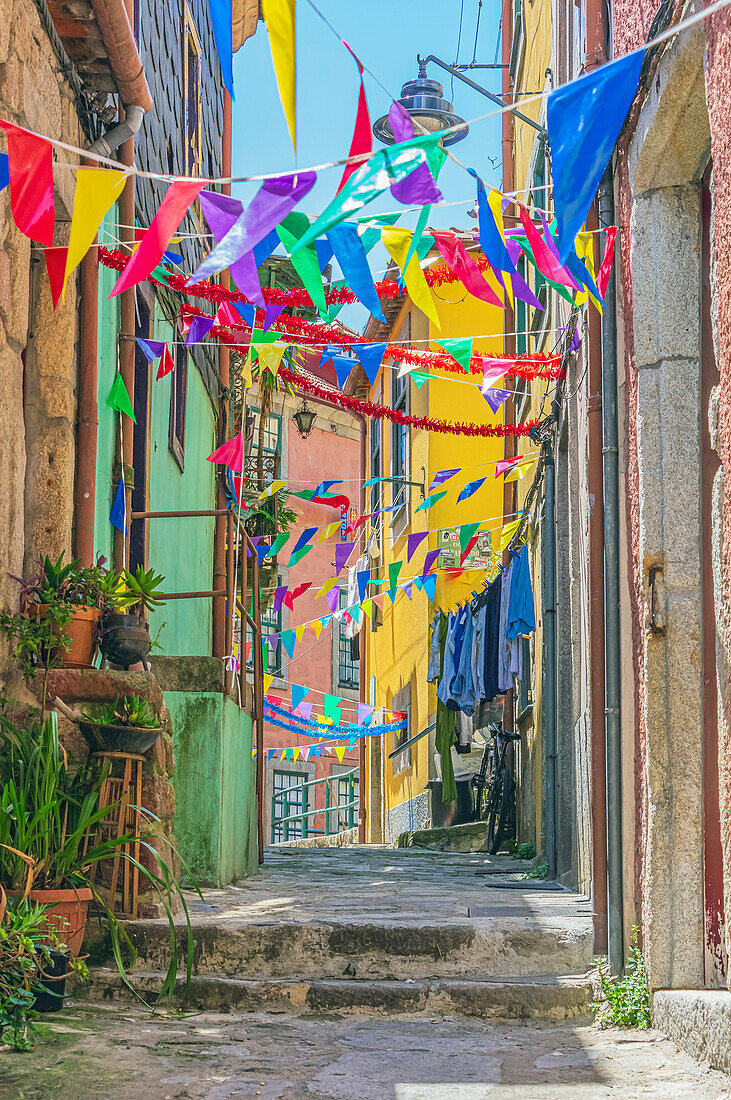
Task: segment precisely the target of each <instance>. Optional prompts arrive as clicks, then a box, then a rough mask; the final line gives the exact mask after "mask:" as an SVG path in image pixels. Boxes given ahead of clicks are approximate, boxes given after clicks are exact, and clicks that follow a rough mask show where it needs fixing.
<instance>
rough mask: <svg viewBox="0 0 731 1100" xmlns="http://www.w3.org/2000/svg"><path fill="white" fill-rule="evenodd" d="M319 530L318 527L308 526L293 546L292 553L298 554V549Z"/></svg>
mask: <svg viewBox="0 0 731 1100" xmlns="http://www.w3.org/2000/svg"><path fill="white" fill-rule="evenodd" d="M317 530H318V529H317V527H306V528H305V530H304V531H303V532H302V534H301V535H300V537H299V538H298V539H297V542H296V543H295V545H294V547H293V548H292V554H296V553H297V551H298V550H301V549H302V547H303V546H304V545H305V543H307V542H309V541H310V539H311V538H312V536H313V535H316V534H317Z"/></svg>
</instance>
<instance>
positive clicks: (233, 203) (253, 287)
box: [188, 191, 264, 308]
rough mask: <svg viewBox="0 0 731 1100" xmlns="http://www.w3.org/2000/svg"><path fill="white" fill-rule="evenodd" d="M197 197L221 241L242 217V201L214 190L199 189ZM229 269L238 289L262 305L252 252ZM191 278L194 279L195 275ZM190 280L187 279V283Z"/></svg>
mask: <svg viewBox="0 0 731 1100" xmlns="http://www.w3.org/2000/svg"><path fill="white" fill-rule="evenodd" d="M199 198H200V204H201V209H202V210H203V213H204V214H205V218H206V221H207V222H208V225H209V226H210V229H211V233H212V234H213V236H214V237H215V238H216V240H217V241H219V242H220V241H222V240H223V239H224V238H225V236H226V234H227V233H228V232H229V231H230V230H232V229H233V227H234V226H235V225H236V223H237V221H238V219H239V218H241V217H243V211H244V207H243V205H242V203H240V202H239V200H238V199H232V198H231V196H230V195H219V194H218V193H217V192H216V191H201V193H200V196H199ZM230 270H231V275H232V276H233V278H234V281H235V283H236V285H237V287H238V288H239V290H241V291H242V293H243V294H245V295H246V297H247V298H251V300H252V302H258V303H259V304H260V305H261V306H263V305H264V295H263V294H262V292H261V284H260V283H259V272H258V270H257V264H256V260H255V258H254V255H253V253H251V252H249V253H247V254H246V255H244V256H242V257H241V258H240V259H239V260H237V261H236V262H235V263H233V264H232V265H231V269H230ZM192 278H193V279H195V276H192ZM190 281H191V280H190V279H189V280H188V283H189V284H190ZM244 308H245V307H244ZM249 308H254V307H249Z"/></svg>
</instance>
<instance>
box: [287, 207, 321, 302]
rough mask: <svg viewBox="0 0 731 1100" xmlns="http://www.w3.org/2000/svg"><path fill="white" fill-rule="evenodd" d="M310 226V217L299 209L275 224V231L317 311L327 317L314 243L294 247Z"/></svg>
mask: <svg viewBox="0 0 731 1100" xmlns="http://www.w3.org/2000/svg"><path fill="white" fill-rule="evenodd" d="M309 228H310V219H309V218H308V217H307V215H306V214H303V213H302V211H301V210H293V211H292V213H291V214H288V215H287V217H286V218H285V219H284V220H283V221H282V222H281V223H280V224H279V225H278V226H277V233H278V234H279V239H280V240H281V242H282V244H283V245H284V247H285V248H286V249H287V251H288V252H289V254H290V259H291V260H292V264H293V266H294V269H295V271H296V272H297V274H298V275H299V277H300V279H301V280H302V285H303V286H304V288H305V290H306V291H307V293H308V294H309V296H310V298H311V299H312V304H313V305H314V306H316V308H317V311H318V313H319V314H320V316H321V317H322V318H324V319H325V320H326V319H327V303H326V301H325V289H324V287H323V285H322V272H321V270H320V264H319V261H318V259H317V250H316V248H315V244H314V243H313V244H311V245H308V246H307V247H306V248H302V249H300V250H299V251H297V250H295V249H294V246H295V244H296V243H297V242H298V241H299V240H301V239H302V237H304V235H305V234H306V233H307V232H308V230H309Z"/></svg>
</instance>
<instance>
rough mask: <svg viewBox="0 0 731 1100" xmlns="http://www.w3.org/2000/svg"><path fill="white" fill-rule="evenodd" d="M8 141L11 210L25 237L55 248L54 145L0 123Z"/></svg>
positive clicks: (17, 127)
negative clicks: (53, 245)
mask: <svg viewBox="0 0 731 1100" xmlns="http://www.w3.org/2000/svg"><path fill="white" fill-rule="evenodd" d="M0 127H1V128H2V129H3V130H4V131H5V134H6V136H7V139H8V175H9V178H10V210H11V213H12V215H13V220H14V221H15V224H16V225H17V227H18V229H19V230H20V232H21V233H23V234H24V235H25V236H26V237H30V238H31V240H34V241H40V243H41V244H44V245H46V246H47V247H48V248H50V247H51V245H52V244H53V230H54V224H55V217H56V210H55V203H54V197H53V152H52V148H51V143H50V141H46V139H45V138H41V137H38V136H37V135H36V134H32V133H30V131H29V130H24V129H23V128H22V127H21V126H16V125H15V123H14V122H4V121H3V120H1V119H0Z"/></svg>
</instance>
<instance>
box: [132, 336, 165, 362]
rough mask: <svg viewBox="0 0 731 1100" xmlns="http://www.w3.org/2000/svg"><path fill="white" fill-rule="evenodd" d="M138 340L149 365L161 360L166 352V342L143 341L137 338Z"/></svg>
mask: <svg viewBox="0 0 731 1100" xmlns="http://www.w3.org/2000/svg"><path fill="white" fill-rule="evenodd" d="M136 340H137V343H138V344H139V347H140V351H141V352H142V354H143V355H144V357H145V359H146V360H147V362H148V363H152V362H154V360H155V359H159V358H160V356H161V355H162V353H163V352H164V351H165V341H164V340H143V339H142V337H141V336H137V337H136Z"/></svg>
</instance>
